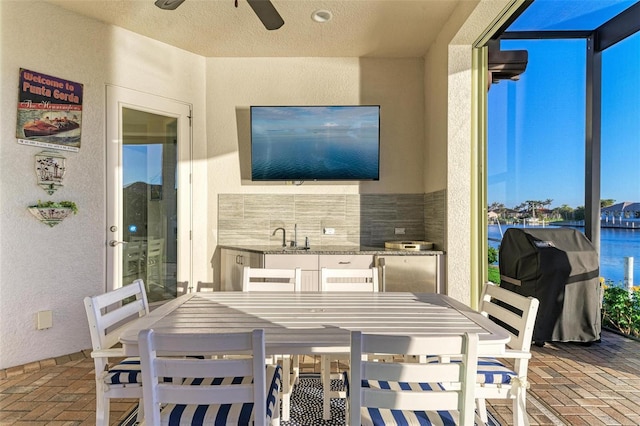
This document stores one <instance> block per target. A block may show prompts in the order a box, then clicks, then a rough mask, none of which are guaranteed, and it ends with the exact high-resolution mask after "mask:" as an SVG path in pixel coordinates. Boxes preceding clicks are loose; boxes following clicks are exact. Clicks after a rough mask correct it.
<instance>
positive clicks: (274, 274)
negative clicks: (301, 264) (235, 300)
mask: <svg viewBox="0 0 640 426" xmlns="http://www.w3.org/2000/svg"><path fill="white" fill-rule="evenodd" d="M301 288H302V269H300V268H295V269H273V268H251V267H249V266H245V267H244V268H243V271H242V291H300V289H301Z"/></svg>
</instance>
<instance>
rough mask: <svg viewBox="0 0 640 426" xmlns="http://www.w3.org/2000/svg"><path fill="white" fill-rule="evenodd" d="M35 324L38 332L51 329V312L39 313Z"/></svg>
mask: <svg viewBox="0 0 640 426" xmlns="http://www.w3.org/2000/svg"><path fill="white" fill-rule="evenodd" d="M36 322H37V324H36V327H37V328H38V330H44V329H46V328H51V327H53V311H39V312H38V313H37V314H36Z"/></svg>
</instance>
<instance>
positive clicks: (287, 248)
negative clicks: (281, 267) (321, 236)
mask: <svg viewBox="0 0 640 426" xmlns="http://www.w3.org/2000/svg"><path fill="white" fill-rule="evenodd" d="M310 249H311V247H304V246H303V247H284V248H283V249H282V251H307V250H310Z"/></svg>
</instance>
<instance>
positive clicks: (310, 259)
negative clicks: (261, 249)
mask: <svg viewBox="0 0 640 426" xmlns="http://www.w3.org/2000/svg"><path fill="white" fill-rule="evenodd" d="M264 267H265V268H284V269H288V268H301V269H302V291H318V290H319V286H318V283H319V280H318V256H317V255H315V254H267V255H265V256H264Z"/></svg>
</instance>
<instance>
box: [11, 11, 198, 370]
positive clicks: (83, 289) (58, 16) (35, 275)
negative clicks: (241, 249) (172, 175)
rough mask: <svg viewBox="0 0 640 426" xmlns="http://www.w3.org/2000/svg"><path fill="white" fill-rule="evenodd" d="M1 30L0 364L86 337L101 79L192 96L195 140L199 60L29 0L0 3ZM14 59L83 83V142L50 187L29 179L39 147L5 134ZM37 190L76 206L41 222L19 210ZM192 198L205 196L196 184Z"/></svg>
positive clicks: (98, 239) (97, 195)
mask: <svg viewBox="0 0 640 426" xmlns="http://www.w3.org/2000/svg"><path fill="white" fill-rule="evenodd" d="M26 5H28V7H25V6H26ZM34 11H37V13H36V14H35V15H34ZM43 17H46V18H43ZM0 36H1V41H2V46H1V49H0V53H1V63H2V65H1V68H0V85H1V86H0V88H1V93H2V97H1V99H0V103H1V104H0V111H1V116H0V118H1V120H0V136H1V140H2V143H0V209H1V211H2V214H1V215H0V241H1V244H0V368H8V367H11V366H15V365H22V364H26V363H29V362H32V361H36V360H41V359H46V358H50V357H55V356H59V355H64V354H69V353H73V352H76V351H79V350H81V349H86V348H90V347H91V343H90V339H89V332H88V328H87V320H86V314H85V312H84V307H83V304H82V299H83V298H84V297H85V296H87V295H92V294H97V293H101V292H103V291H104V290H105V288H106V284H105V269H106V266H105V250H106V247H105V238H106V223H105V85H106V84H116V85H119V86H124V87H129V88H135V89H137V90H140V91H144V92H150V93H154V94H157V95H161V96H165V97H168V98H173V99H176V100H180V101H182V102H187V103H192V104H193V105H194V108H195V109H197V110H198V111H200V112H201V113H200V114H199V116H196V118H195V124H194V139H195V140H196V141H198V142H199V143H200V147H204V146H206V144H205V141H206V140H205V137H204V120H205V118H204V117H203V115H204V107H205V103H204V85H205V80H204V69H205V62H204V59H203V58H202V57H199V56H196V55H192V54H190V53H186V52H184V51H181V50H178V49H175V48H172V47H169V46H167V45H164V44H161V43H158V42H155V41H152V40H150V39H147V38H144V37H140V36H138V35H135V34H133V33H131V32H128V31H125V30H122V29H118V28H114V27H110V26H106V25H104V24H101V23H99V22H97V21H94V20H91V19H87V18H83V17H80V16H77V15H75V14H72V13H69V12H67V11H64V10H63V9H60V8H57V7H55V6H52V5H49V4H47V3H43V2H38V1H30V2H24V1H5V0H3V1H2V2H0ZM20 68H26V69H29V70H32V71H37V72H41V73H44V74H49V75H53V76H56V77H60V78H63V79H67V80H72V81H75V82H79V83H82V84H84V99H83V114H82V146H81V148H80V152H78V153H73V152H69V153H66V154H65V156H66V157H67V174H66V176H65V181H64V187H63V188H61V189H59V190H58V191H57V192H56V193H55V194H54V195H52V196H49V195H48V194H47V193H45V192H44V191H43V190H42V189H41V188H40V187H38V186H37V185H36V180H35V171H34V155H35V154H36V153H38V152H40V151H42V149H41V148H36V147H30V146H25V145H19V144H18V143H17V142H16V136H15V135H16V107H17V99H18V72H19V69H20ZM196 149H198V147H196ZM203 149H204V148H202V150H203ZM196 154H197V153H196ZM200 155H202V154H200ZM196 172H197V173H205V172H206V171H205V170H204V168H201V169H200V170H196ZM201 180H202V181H204V176H203V177H202V178H201ZM199 190H200V191H201V192H203V190H202V189H199ZM39 199H40V200H43V201H44V200H56V201H59V200H72V201H75V202H76V203H77V204H78V207H79V210H80V211H79V213H78V215H77V216H72V217H70V218H68V219H67V220H65V221H64V222H63V223H61V224H59V225H57V226H56V227H54V228H49V227H48V226H46V225H43V224H41V223H39V222H38V221H37V220H36V219H35V218H34V217H32V216H31V215H30V214H29V212H28V211H27V209H26V207H27V206H28V205H30V204H33V203H35V202H37V201H38V200H39ZM198 200H199V202H201V203H202V206H206V192H205V196H204V199H203V198H202V197H200V198H199V199H198ZM202 206H201V207H200V209H202V208H204V207H202ZM194 234H196V233H195V232H194ZM200 234H204V230H202V232H201V233H200ZM202 244H204V243H202ZM201 257H202V258H203V259H204V257H205V255H204V254H203V255H202V256H201ZM205 262H206V260H200V263H201V264H204V263H205ZM40 310H52V311H53V328H51V329H48V330H40V331H38V330H36V329H35V314H36V312H38V311H40Z"/></svg>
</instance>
